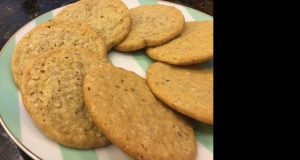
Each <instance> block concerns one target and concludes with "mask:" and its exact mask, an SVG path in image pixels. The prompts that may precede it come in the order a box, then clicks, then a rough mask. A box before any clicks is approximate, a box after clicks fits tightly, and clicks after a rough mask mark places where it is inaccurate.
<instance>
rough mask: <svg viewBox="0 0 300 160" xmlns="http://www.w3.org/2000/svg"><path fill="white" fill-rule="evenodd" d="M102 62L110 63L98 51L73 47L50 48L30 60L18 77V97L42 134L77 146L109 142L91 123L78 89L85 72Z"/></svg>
mask: <svg viewBox="0 0 300 160" xmlns="http://www.w3.org/2000/svg"><path fill="white" fill-rule="evenodd" d="M104 64H106V65H112V64H111V63H110V62H109V61H108V60H107V58H103V56H101V54H99V53H96V52H93V51H90V50H87V49H84V48H76V47H67V48H63V47H61V48H57V49H53V50H50V51H48V52H46V53H43V54H41V55H39V56H38V57H36V58H35V59H34V60H33V61H32V63H30V65H29V66H28V67H27V68H26V70H25V71H24V74H23V76H22V83H21V84H22V85H21V97H22V101H23V104H24V107H25V109H26V111H27V112H28V114H29V115H30V116H31V118H32V119H33V121H34V122H35V124H36V125H37V126H38V127H39V128H40V129H41V131H42V132H43V133H45V135H47V136H48V137H50V138H51V139H53V140H54V141H56V142H58V143H60V144H62V145H65V146H67V147H71V148H78V149H89V148H95V147H103V146H106V145H108V144H110V141H109V140H108V139H107V138H106V137H105V135H104V134H103V133H102V132H101V131H100V130H99V129H98V127H97V126H96V125H95V124H94V123H93V122H92V120H91V118H90V116H89V114H88V112H87V110H86V107H85V103H84V99H83V92H82V83H83V78H84V76H85V75H86V73H87V72H88V71H89V70H90V69H92V68H94V67H97V66H101V65H104Z"/></svg>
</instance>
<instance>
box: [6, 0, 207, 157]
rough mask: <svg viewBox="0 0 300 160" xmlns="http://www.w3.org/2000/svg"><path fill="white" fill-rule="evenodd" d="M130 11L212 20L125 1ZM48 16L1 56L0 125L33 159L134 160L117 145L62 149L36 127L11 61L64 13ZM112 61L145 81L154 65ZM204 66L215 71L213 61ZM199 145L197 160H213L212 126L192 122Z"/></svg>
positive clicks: (123, 58) (132, 59)
mask: <svg viewBox="0 0 300 160" xmlns="http://www.w3.org/2000/svg"><path fill="white" fill-rule="evenodd" d="M123 2H124V3H125V4H126V5H127V7H128V8H129V9H130V8H133V7H136V6H140V5H147V4H164V5H170V6H175V7H176V8H178V9H179V10H180V11H181V12H182V13H183V15H184V16H185V20H186V21H195V20H212V21H213V17H212V16H209V15H207V14H205V13H202V12H199V11H197V10H194V9H191V8H188V7H185V6H181V5H178V4H174V3H170V2H166V1H154V0H123ZM63 8H64V7H61V8H57V9H55V10H53V11H50V12H47V13H45V14H43V15H41V16H39V17H37V18H36V19H34V20H32V21H31V22H29V23H27V24H26V25H25V26H24V27H22V28H21V29H20V30H19V31H18V32H17V33H15V34H14V35H13V36H12V37H11V39H10V40H9V41H8V42H7V43H6V45H5V46H4V47H3V49H2V50H1V53H0V76H1V77H0V122H1V123H2V125H3V127H4V129H5V130H6V131H7V132H8V134H9V135H10V137H11V138H12V139H13V140H14V141H15V142H16V143H17V145H18V146H19V147H20V148H22V149H23V150H24V151H25V152H26V153H27V154H29V155H30V156H31V157H32V158H34V159H44V160H48V159H49V160H87V159H88V160H98V159H99V160H108V159H110V160H115V159H117V160H129V159H132V158H130V157H129V156H127V155H126V154H125V153H123V152H122V151H121V150H120V149H118V148H117V147H116V146H115V145H109V146H108V147H105V148H97V149H90V150H78V149H72V148H68V147H65V146H62V145H60V144H58V143H56V142H54V141H52V140H51V139H49V138H48V137H46V136H45V135H44V134H43V133H42V132H41V131H40V130H39V128H38V127H37V126H36V125H35V124H34V122H33V121H32V119H31V118H30V116H29V115H28V113H27V112H26V110H25V109H24V106H23V104H22V99H21V95H20V91H19V90H18V88H17V87H16V85H15V83H14V81H13V78H12V73H11V67H10V65H11V57H12V53H13V50H14V47H15V45H16V44H17V43H18V42H19V40H20V39H21V38H22V37H23V36H24V35H25V34H26V33H27V32H28V31H30V30H31V29H32V28H34V27H35V26H36V25H38V24H40V23H42V22H45V21H47V20H49V19H52V18H53V17H54V16H55V15H56V14H57V13H58V12H59V11H61V9H63ZM108 57H109V60H110V61H111V62H112V63H113V64H114V65H115V66H118V67H122V68H125V69H127V70H131V71H134V72H136V73H137V74H139V75H140V76H142V77H144V78H146V74H145V71H146V69H147V67H148V66H149V65H150V64H151V63H153V62H154V60H152V59H151V58H149V57H148V56H147V55H146V54H145V52H144V51H135V52H133V54H122V53H120V52H118V51H115V50H110V51H109V53H108ZM204 65H205V66H206V67H208V68H212V69H213V61H212V60H211V61H208V62H205V63H204ZM192 123H193V124H194V125H195V135H196V139H197V145H198V154H197V158H196V159H197V160H213V126H211V125H206V124H204V123H201V122H197V121H193V122H192Z"/></svg>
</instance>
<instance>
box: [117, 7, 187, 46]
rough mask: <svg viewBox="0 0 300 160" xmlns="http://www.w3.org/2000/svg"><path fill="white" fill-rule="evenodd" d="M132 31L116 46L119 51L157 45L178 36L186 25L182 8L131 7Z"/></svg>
mask: <svg viewBox="0 0 300 160" xmlns="http://www.w3.org/2000/svg"><path fill="white" fill-rule="evenodd" d="M129 12H130V16H131V26H130V31H129V33H128V35H127V36H126V38H125V39H124V40H123V41H122V42H120V43H119V44H118V45H117V46H115V49H116V50H119V51H134V50H138V49H142V48H144V47H146V46H157V45H161V44H163V43H165V42H167V41H170V40H171V39H173V38H174V37H176V36H178V35H179V34H180V33H181V32H182V30H183V27H184V21H185V20H184V16H183V14H182V13H181V11H180V10H178V9H177V8H175V7H172V6H166V5H145V6H138V7H135V8H131V9H130V10H129Z"/></svg>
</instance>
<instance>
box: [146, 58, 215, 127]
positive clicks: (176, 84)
mask: <svg viewBox="0 0 300 160" xmlns="http://www.w3.org/2000/svg"><path fill="white" fill-rule="evenodd" d="M146 77H147V78H146V80H147V84H148V86H149V88H150V89H151V91H152V92H153V94H154V95H156V96H157V97H158V98H159V99H160V100H162V101H163V102H165V103H166V104H167V105H168V106H170V107H171V108H173V109H175V110H177V111H178V112H181V113H182V114H185V115H187V116H189V117H192V118H194V119H196V120H198V121H201V122H204V123H207V124H211V125H213V70H211V69H208V68H205V67H202V66H201V65H191V66H174V65H170V64H167V63H162V62H155V63H153V64H151V65H150V66H149V67H148V69H147V71H146Z"/></svg>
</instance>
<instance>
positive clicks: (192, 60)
mask: <svg viewBox="0 0 300 160" xmlns="http://www.w3.org/2000/svg"><path fill="white" fill-rule="evenodd" d="M146 53H147V55H148V56H149V57H151V58H153V59H155V60H157V61H160V62H165V63H169V64H174V65H189V64H197V63H201V62H205V61H208V60H211V59H212V58H213V21H208V20H206V21H192V22H185V27H184V29H183V31H182V33H181V34H180V36H178V37H176V38H174V39H172V40H171V41H169V42H167V43H165V44H163V45H160V46H156V47H148V48H146Z"/></svg>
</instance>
